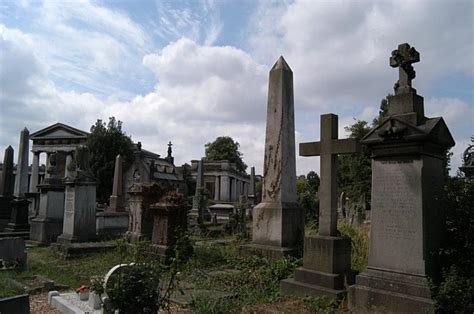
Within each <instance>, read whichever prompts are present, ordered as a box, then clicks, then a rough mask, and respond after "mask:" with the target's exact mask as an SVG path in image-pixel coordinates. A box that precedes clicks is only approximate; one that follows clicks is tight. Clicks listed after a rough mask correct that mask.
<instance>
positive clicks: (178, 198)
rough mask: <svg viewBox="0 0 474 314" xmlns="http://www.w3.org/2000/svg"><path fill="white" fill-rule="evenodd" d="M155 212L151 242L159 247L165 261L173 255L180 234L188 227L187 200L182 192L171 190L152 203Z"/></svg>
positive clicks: (152, 209)
mask: <svg viewBox="0 0 474 314" xmlns="http://www.w3.org/2000/svg"><path fill="white" fill-rule="evenodd" d="M150 210H151V212H152V213H153V234H152V237H151V242H152V243H153V244H154V245H155V247H156V248H157V249H158V254H159V255H160V256H161V257H162V258H163V261H167V260H169V258H170V257H172V256H173V253H174V252H173V248H174V245H175V244H176V241H177V240H178V238H179V236H180V235H182V234H184V232H185V231H186V229H187V211H188V208H186V201H185V199H184V196H183V195H182V194H180V193H176V192H171V193H168V194H167V195H165V196H164V197H163V198H161V199H160V201H159V202H158V203H155V204H152V205H150Z"/></svg>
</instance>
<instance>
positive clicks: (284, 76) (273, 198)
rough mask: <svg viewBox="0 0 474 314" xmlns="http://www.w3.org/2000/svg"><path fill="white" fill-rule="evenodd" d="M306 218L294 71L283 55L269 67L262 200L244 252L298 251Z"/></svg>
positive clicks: (278, 255)
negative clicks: (299, 181)
mask: <svg viewBox="0 0 474 314" xmlns="http://www.w3.org/2000/svg"><path fill="white" fill-rule="evenodd" d="M303 234H304V218H303V212H302V210H301V209H300V208H299V206H298V202H297V193H296V161H295V119H294V103H293V72H292V71H291V69H290V67H289V66H288V64H287V63H286V61H285V59H283V57H280V58H279V59H278V61H277V62H276V63H275V65H274V66H273V68H272V69H271V70H270V78H269V84H268V105H267V126H266V136H265V158H264V167H263V186H262V202H261V203H260V204H258V205H257V206H255V208H254V211H253V231H252V243H251V244H249V245H246V246H243V247H242V253H243V254H245V255H251V254H253V253H255V252H258V253H260V254H263V255H265V256H267V257H269V258H270V259H278V258H281V257H283V256H285V255H295V254H297V253H298V246H299V245H302V243H303Z"/></svg>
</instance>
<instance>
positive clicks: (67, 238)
mask: <svg viewBox="0 0 474 314" xmlns="http://www.w3.org/2000/svg"><path fill="white" fill-rule="evenodd" d="M97 240H98V237H97V236H96V235H95V234H94V235H90V236H88V237H87V238H86V237H84V236H75V235H72V234H64V233H63V234H61V235H60V236H58V238H57V243H59V244H69V243H80V242H94V241H97Z"/></svg>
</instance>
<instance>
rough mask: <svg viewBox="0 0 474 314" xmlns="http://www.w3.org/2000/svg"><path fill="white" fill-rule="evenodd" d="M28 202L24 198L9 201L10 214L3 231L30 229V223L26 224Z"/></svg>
mask: <svg viewBox="0 0 474 314" xmlns="http://www.w3.org/2000/svg"><path fill="white" fill-rule="evenodd" d="M29 204H30V202H29V201H28V200H27V199H24V198H20V199H14V200H13V201H12V202H11V206H12V214H11V217H10V222H9V223H8V225H7V227H6V228H5V232H18V231H30V225H29V224H28V205H29Z"/></svg>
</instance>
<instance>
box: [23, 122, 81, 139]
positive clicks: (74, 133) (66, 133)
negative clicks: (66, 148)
mask: <svg viewBox="0 0 474 314" xmlns="http://www.w3.org/2000/svg"><path fill="white" fill-rule="evenodd" d="M88 135H89V133H87V132H85V131H82V130H79V129H76V128H73V127H71V126H69V125H66V124H63V123H56V124H53V125H51V126H49V127H47V128H44V129H41V130H39V131H36V132H35V133H33V134H31V135H30V139H31V140H33V141H35V140H51V139H86V138H87V136H88Z"/></svg>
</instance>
